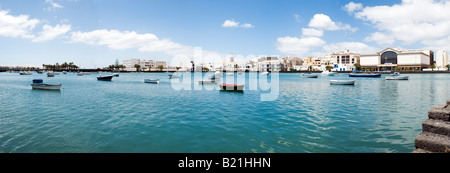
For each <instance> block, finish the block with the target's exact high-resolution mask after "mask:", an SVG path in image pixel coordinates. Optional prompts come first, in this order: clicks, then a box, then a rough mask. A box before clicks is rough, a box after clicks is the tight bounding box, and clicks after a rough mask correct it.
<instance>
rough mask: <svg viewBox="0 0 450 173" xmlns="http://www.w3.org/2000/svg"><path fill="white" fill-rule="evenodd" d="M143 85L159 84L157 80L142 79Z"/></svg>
mask: <svg viewBox="0 0 450 173" xmlns="http://www.w3.org/2000/svg"><path fill="white" fill-rule="evenodd" d="M144 82H145V83H156V84H159V79H144Z"/></svg>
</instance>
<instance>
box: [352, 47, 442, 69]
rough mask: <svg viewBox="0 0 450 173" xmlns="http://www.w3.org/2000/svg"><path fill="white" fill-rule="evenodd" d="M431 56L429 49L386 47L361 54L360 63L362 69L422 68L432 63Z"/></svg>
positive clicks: (432, 53)
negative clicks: (378, 50)
mask: <svg viewBox="0 0 450 173" xmlns="http://www.w3.org/2000/svg"><path fill="white" fill-rule="evenodd" d="M433 58H434V52H433V51H431V50H425V49H418V50H406V49H399V48H386V49H384V50H382V51H380V52H377V53H375V54H366V55H361V56H360V65H361V67H362V68H363V70H367V69H371V70H376V71H394V70H423V69H424V68H428V67H430V66H431V65H433V62H434V61H433Z"/></svg>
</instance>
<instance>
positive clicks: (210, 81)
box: [198, 80, 217, 84]
mask: <svg viewBox="0 0 450 173" xmlns="http://www.w3.org/2000/svg"><path fill="white" fill-rule="evenodd" d="M216 83H217V82H216V81H215V80H199V81H198V84H216Z"/></svg>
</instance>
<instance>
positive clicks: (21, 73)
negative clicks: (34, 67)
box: [19, 71, 33, 75]
mask: <svg viewBox="0 0 450 173" xmlns="http://www.w3.org/2000/svg"><path fill="white" fill-rule="evenodd" d="M19 74H20V75H32V74H33V73H32V72H31V71H26V72H20V73H19Z"/></svg>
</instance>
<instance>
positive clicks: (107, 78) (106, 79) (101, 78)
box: [97, 75, 113, 81]
mask: <svg viewBox="0 0 450 173" xmlns="http://www.w3.org/2000/svg"><path fill="white" fill-rule="evenodd" d="M112 78H113V76H102V75H100V76H98V77H97V80H101V81H111V80H112Z"/></svg>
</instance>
